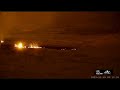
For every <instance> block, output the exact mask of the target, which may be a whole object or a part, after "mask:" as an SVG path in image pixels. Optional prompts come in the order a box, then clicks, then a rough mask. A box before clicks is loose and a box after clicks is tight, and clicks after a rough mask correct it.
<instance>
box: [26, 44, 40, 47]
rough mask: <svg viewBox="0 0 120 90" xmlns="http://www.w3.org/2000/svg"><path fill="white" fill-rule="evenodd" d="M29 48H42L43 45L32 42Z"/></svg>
mask: <svg viewBox="0 0 120 90" xmlns="http://www.w3.org/2000/svg"><path fill="white" fill-rule="evenodd" d="M28 48H42V47H39V46H38V45H37V44H30V45H29V47H28Z"/></svg>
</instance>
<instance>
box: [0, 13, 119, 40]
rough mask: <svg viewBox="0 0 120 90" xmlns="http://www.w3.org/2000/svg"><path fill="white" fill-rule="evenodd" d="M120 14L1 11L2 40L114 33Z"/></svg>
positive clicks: (117, 26)
mask: <svg viewBox="0 0 120 90" xmlns="http://www.w3.org/2000/svg"><path fill="white" fill-rule="evenodd" d="M119 15H120V13H119V12H1V13H0V19H1V21H0V34H1V38H3V37H15V38H16V37H20V38H27V39H32V38H34V39H36V38H37V39H38V38H39V39H40V40H48V39H60V40H62V37H63V36H62V35H63V34H64V35H66V36H67V35H69V34H70V35H72V36H73V37H76V34H77V35H80V34H81V33H86V32H88V33H91V32H95V33H105V32H112V31H113V32H114V31H116V30H117V29H118V30H119V28H120V25H119V24H120V18H119ZM64 38H66V37H64ZM71 38H72V37H71Z"/></svg>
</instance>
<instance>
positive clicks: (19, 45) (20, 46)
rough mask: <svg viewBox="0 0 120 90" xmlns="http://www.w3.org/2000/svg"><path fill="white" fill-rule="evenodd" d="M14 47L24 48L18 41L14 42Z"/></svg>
mask: <svg viewBox="0 0 120 90" xmlns="http://www.w3.org/2000/svg"><path fill="white" fill-rule="evenodd" d="M15 47H17V48H19V49H21V48H24V46H23V44H22V43H21V42H20V43H18V44H15Z"/></svg>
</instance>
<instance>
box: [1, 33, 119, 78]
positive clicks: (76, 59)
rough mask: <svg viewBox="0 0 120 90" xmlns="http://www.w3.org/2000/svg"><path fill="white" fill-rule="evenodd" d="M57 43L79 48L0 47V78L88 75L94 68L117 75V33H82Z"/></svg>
mask: <svg viewBox="0 0 120 90" xmlns="http://www.w3.org/2000/svg"><path fill="white" fill-rule="evenodd" d="M66 42H67V41H66ZM58 43H59V42H58ZM60 43H61V44H58V45H68V46H74V47H76V48H78V49H77V50H75V51H71V50H56V49H39V50H37V49H31V50H14V51H9V50H2V49H0V78H91V76H93V75H94V72H95V70H96V69H112V70H113V74H114V76H120V36H119V34H113V35H112V34H107V35H86V36H85V35H83V36H80V37H79V41H78V38H76V39H73V41H70V40H69V42H67V43H65V40H64V43H63V44H62V41H61V42H60Z"/></svg>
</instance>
